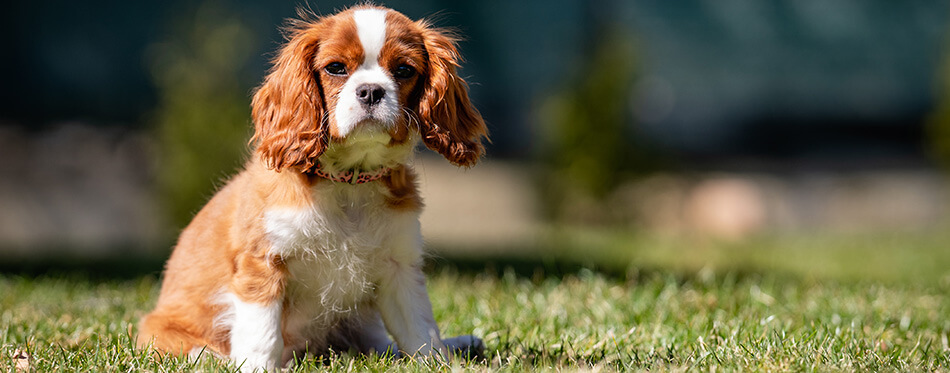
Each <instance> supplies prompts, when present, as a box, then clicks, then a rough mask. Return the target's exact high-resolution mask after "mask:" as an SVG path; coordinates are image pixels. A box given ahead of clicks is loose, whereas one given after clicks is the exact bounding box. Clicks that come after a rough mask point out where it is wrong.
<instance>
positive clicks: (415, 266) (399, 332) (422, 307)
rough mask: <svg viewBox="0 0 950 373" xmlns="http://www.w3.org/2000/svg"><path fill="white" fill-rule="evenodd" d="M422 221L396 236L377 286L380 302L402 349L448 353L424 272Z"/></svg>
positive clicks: (388, 326) (416, 352)
mask: <svg viewBox="0 0 950 373" xmlns="http://www.w3.org/2000/svg"><path fill="white" fill-rule="evenodd" d="M418 224H419V223H418V221H415V222H414V224H413V225H412V226H413V228H414V229H407V230H404V231H403V232H405V233H406V235H405V236H403V237H398V238H397V239H396V240H393V242H392V243H393V244H394V245H393V247H392V251H391V257H390V258H388V259H389V260H388V263H386V264H384V265H383V267H384V270H383V271H382V273H380V278H379V281H378V286H377V289H376V306H377V308H378V310H379V314H380V316H382V319H383V323H384V324H386V330H388V331H389V334H390V335H392V336H393V339H395V340H396V345H397V346H398V347H399V350H400V351H401V352H403V353H405V354H407V355H410V356H433V355H441V356H443V357H448V355H447V351H446V349H445V346H444V345H443V344H442V339H441V337H440V335H439V326H438V325H436V323H435V318H433V316H432V304H431V303H430V302H429V294H428V293H427V292H426V280H425V275H424V274H423V273H422V235H421V234H420V233H419V225H418Z"/></svg>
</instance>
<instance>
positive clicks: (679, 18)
mask: <svg viewBox="0 0 950 373" xmlns="http://www.w3.org/2000/svg"><path fill="white" fill-rule="evenodd" d="M298 5H299V4H298V3H297V2H289V1H288V2H250V1H226V0H210V1H199V2H185V1H170V2H161V3H135V2H132V3H129V2H118V1H92V2H66V1H43V2H18V3H14V4H7V5H6V7H5V11H4V12H3V14H2V15H0V25H2V26H0V27H3V32H2V33H0V35H2V36H0V38H3V41H4V45H5V46H6V47H5V52H4V58H0V71H3V72H4V74H3V78H2V79H3V80H2V81H0V253H2V254H0V257H2V259H0V267H2V269H4V270H14V271H16V270H21V269H23V268H27V269H29V270H30V271H39V272H42V271H45V270H47V269H49V268H57V266H70V265H71V264H70V263H81V264H76V266H88V265H91V266H95V265H101V266H104V267H109V266H111V265H110V264H109V263H112V262H113V261H117V262H129V261H130V260H132V261H134V260H139V259H141V263H139V264H138V265H127V266H124V268H128V269H129V271H132V272H135V271H144V272H149V271H152V272H154V271H157V270H158V269H159V268H160V263H161V260H162V258H164V257H165V256H166V255H167V253H168V252H169V250H170V248H171V245H172V244H173V241H174V239H175V235H176V233H177V232H178V231H179V230H180V229H181V228H182V227H183V226H184V225H185V224H187V222H188V220H189V219H190V217H191V216H192V215H193V214H194V213H195V212H196V211H197V209H198V208H200V206H201V205H202V203H203V202H204V201H206V200H207V198H209V197H210V196H211V195H212V194H213V193H214V190H215V188H217V187H219V186H220V185H222V183H223V182H225V181H226V180H227V178H228V176H229V175H231V174H233V173H234V172H235V171H236V170H238V169H239V168H240V166H241V164H242V162H243V159H244V158H245V157H246V155H247V154H248V150H249V149H248V148H247V139H248V138H249V136H250V134H251V132H250V131H251V127H252V126H251V123H250V119H249V102H250V95H251V93H252V91H253V88H254V87H255V86H256V85H257V84H259V83H260V81H261V79H262V77H263V75H264V73H265V71H266V69H267V68H268V60H269V58H270V57H272V56H273V53H274V51H275V50H276V49H277V47H278V46H279V45H280V43H281V41H282V39H281V36H280V32H279V27H280V25H281V24H282V23H283V20H284V19H285V18H287V17H293V16H294V14H295V9H296V7H297V6H298ZM348 5H350V3H349V2H342V1H310V2H309V4H308V5H304V6H306V7H309V8H310V9H311V10H312V11H313V12H315V13H318V14H329V13H332V12H334V11H335V10H338V9H341V8H343V7H345V6H348ZM385 5H386V6H389V7H393V8H395V9H398V10H400V11H402V12H404V13H405V14H407V15H408V16H410V17H411V18H421V17H430V16H431V17H433V18H434V19H435V20H436V22H435V23H436V24H437V25H439V26H449V27H454V28H456V29H457V30H459V31H460V33H461V34H462V35H464V36H465V40H464V41H462V42H461V44H460V47H461V51H462V54H463V55H464V56H465V58H466V62H465V63H464V65H463V69H462V75H463V76H464V77H465V78H466V80H467V81H468V82H469V83H470V85H471V93H472V98H473V101H474V102H475V104H476V105H477V106H478V107H479V109H480V110H481V112H482V113H483V115H484V117H485V119H486V120H487V122H488V123H489V127H490V129H491V132H492V143H491V144H490V145H489V155H488V157H487V159H486V160H485V162H483V164H482V165H480V166H478V167H475V168H473V169H472V170H461V171H459V170H455V169H454V168H451V167H450V166H448V165H447V163H446V162H444V161H442V160H440V159H438V158H437V157H436V156H435V155H434V154H433V153H431V152H428V151H422V150H420V153H421V157H420V159H419V160H418V161H417V162H416V166H417V168H419V169H420V173H421V175H422V183H423V185H422V188H423V191H424V195H425V197H426V198H427V205H428V210H427V211H426V213H425V215H424V216H423V226H424V230H425V232H424V233H425V235H426V236H427V238H428V242H429V245H430V247H432V248H433V249H434V250H436V251H437V252H438V253H439V255H440V257H442V258H446V259H445V260H449V261H454V262H455V263H456V264H457V265H459V266H466V265H475V266H482V265H484V263H487V262H500V263H505V265H509V266H515V267H518V266H523V267H524V268H525V271H528V272H530V271H533V270H535V269H537V268H541V269H543V270H549V271H555V272H557V271H561V270H567V269H569V268H572V267H571V266H572V265H583V266H595V267H599V268H601V269H602V270H604V271H608V272H609V271H618V272H625V271H631V270H636V268H640V267H649V266H657V267H660V268H674V269H682V270H691V271H693V270H700V269H702V268H705V267H708V266H713V267H717V268H719V267H726V268H737V269H742V268H752V269H755V270H760V269H776V268H777V269H782V268H785V269H786V270H791V271H805V272H808V273H817V274H825V275H833V276H845V277H850V276H856V277H860V276H861V275H862V274H867V273H876V274H877V276H878V277H883V278H904V277H914V276H918V277H919V278H921V279H940V278H946V276H948V270H947V269H946V268H950V265H948V264H950V258H947V254H946V252H947V251H948V250H945V248H946V247H950V241H947V240H946V238H947V237H946V234H945V233H943V232H944V231H945V230H946V228H947V226H948V225H947V218H948V209H947V207H948V198H950V194H948V189H947V178H946V171H947V170H950V49H948V47H950V42H948V40H950V39H948V38H947V37H948V36H950V17H948V16H950V4H948V3H947V2H945V1H937V0H930V1H914V2H894V1H889V0H873V1H852V0H822V1H791V0H788V1H779V0H767V1H760V0H731V1H685V2H666V1H622V0H613V1H600V2H589V1H580V0H554V1H537V0H533V1H519V2H509V1H478V2H475V1H470V2H458V1H437V0H430V1H390V2H387V3H386V4H385ZM766 248H767V249H766ZM816 255H817V256H818V257H820V258H822V260H827V261H828V263H824V264H822V265H818V264H816V263H815V260H813V259H812V258H815V257H816ZM894 257H901V258H907V259H906V260H904V261H901V260H893V258H894ZM783 258H799V260H798V261H786V260H785V259H783ZM133 259H134V260H133ZM905 262H906V263H905ZM90 263H91V264H90ZM97 263H98V264H97ZM102 263H106V264H102ZM790 263H791V264H790ZM795 263H798V264H795ZM901 263H904V264H901ZM944 265H946V266H944ZM111 267H114V266H111ZM799 267H807V268H805V269H802V268H799ZM796 268H797V269H796Z"/></svg>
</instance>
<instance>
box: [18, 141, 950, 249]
mask: <svg viewBox="0 0 950 373" xmlns="http://www.w3.org/2000/svg"><path fill="white" fill-rule="evenodd" d="M151 151H152V150H151V142H150V140H149V139H148V138H147V137H146V136H144V135H142V134H141V133H136V132H132V131H126V130H114V129H107V128H101V127H88V126H82V125H79V124H65V125H61V126H57V127H53V128H50V129H48V130H44V131H41V132H31V133H27V132H23V131H20V130H15V129H12V128H11V127H3V126H0V251H2V252H3V253H4V254H13V255H14V256H15V255H41V254H52V255H56V254H59V253H64V252H70V253H74V254H75V253H81V254H83V255H86V254H97V255H114V254H120V255H121V254H123V253H125V252H127V250H156V249H157V250H167V249H168V247H167V245H168V243H169V242H170V241H169V240H170V238H169V237H170V236H172V237H173V236H174V229H169V228H167V227H164V226H163V224H162V223H161V220H160V219H159V216H160V215H159V211H158V206H159V202H158V200H157V199H156V198H155V193H154V178H153V176H152V174H151V171H150V170H152V169H153V167H152V166H153V165H152V164H150V162H152V159H154V158H152V157H151ZM415 166H416V169H417V171H418V174H419V179H420V184H421V189H422V193H423V196H424V198H425V202H426V209H425V212H424V213H423V215H422V226H423V233H424V236H425V238H426V241H427V242H428V244H429V245H430V246H432V247H436V248H438V249H439V250H470V249H479V250H484V249H491V248H498V249H499V250H509V249H511V248H514V247H524V246H526V245H531V244H532V243H534V242H536V241H535V239H536V237H537V234H538V233H539V232H542V231H544V230H545V229H548V225H547V224H545V222H544V221H543V219H541V217H540V216H539V213H538V211H539V210H540V209H539V208H538V207H539V206H538V204H539V203H540V202H539V200H538V198H537V194H536V192H535V191H536V189H535V188H536V187H537V186H536V185H535V184H534V181H533V179H532V176H531V173H532V172H533V171H534V170H533V168H532V166H531V165H530V164H527V163H514V162H506V161H499V160H495V159H491V158H489V159H487V160H485V161H484V162H482V163H481V164H479V165H477V166H475V167H473V168H471V169H458V168H455V167H454V166H451V165H450V164H449V163H448V162H446V161H444V160H443V159H441V158H439V157H438V156H436V155H435V154H433V153H431V152H428V151H425V152H423V153H422V154H420V155H419V156H418V157H417V159H416V160H415ZM224 176H225V175H209V183H218V182H219V181H220V180H222V179H223V178H224ZM947 184H948V183H947V179H946V177H945V176H943V175H942V174H939V173H937V172H936V171H932V170H926V169H892V170H874V171H862V172H849V173H833V172H801V173H798V174H794V175H775V174H767V173H701V174H691V175H680V174H656V175H653V176H649V177H645V178H642V179H636V180H630V181H629V182H627V183H626V184H625V185H623V186H622V187H621V188H619V189H618V190H617V192H615V193H614V194H613V195H611V196H610V197H609V201H608V205H609V206H611V209H612V210H613V211H612V213H613V214H614V215H616V216H619V217H620V218H621V219H622V221H625V222H627V226H626V227H627V228H629V229H636V230H644V231H647V232H654V233H657V234H670V235H683V234H690V235H692V234H701V235H710V236H716V237H720V238H726V239H741V238H743V237H747V236H750V235H754V234H759V233H768V232H793V233H794V232H802V233H811V232H832V233H833V232H857V233H860V232H872V231H888V230H894V231H908V230H910V231H913V230H917V229H920V230H923V229H932V228H935V227H940V226H941V225H942V224H945V223H946V222H947V218H948V208H947V207H948V203H950V195H948V188H947ZM156 246H161V247H159V248H156ZM118 250H122V252H120V251H118ZM7 257H10V255H7Z"/></svg>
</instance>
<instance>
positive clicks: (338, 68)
mask: <svg viewBox="0 0 950 373" xmlns="http://www.w3.org/2000/svg"><path fill="white" fill-rule="evenodd" d="M323 71H326V72H327V74H330V75H337V76H342V75H346V65H344V64H343V63H342V62H330V63H329V64H327V65H326V66H325V67H323Z"/></svg>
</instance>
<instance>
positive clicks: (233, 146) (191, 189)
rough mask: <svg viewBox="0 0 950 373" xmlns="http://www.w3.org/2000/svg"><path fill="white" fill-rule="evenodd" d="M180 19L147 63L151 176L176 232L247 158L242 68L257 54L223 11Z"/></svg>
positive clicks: (208, 7)
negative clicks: (153, 97) (153, 156)
mask: <svg viewBox="0 0 950 373" xmlns="http://www.w3.org/2000/svg"><path fill="white" fill-rule="evenodd" d="M182 14H185V15H183V16H181V17H180V18H179V19H176V20H174V22H175V24H174V26H173V27H172V29H173V31H172V32H171V35H170V36H169V37H168V39H167V40H166V41H164V42H160V43H157V44H155V45H153V46H151V47H150V48H149V51H148V52H147V56H146V57H147V58H148V64H149V70H150V72H151V75H152V77H153V81H154V84H155V86H156V88H157V92H158V107H157V109H156V111H155V112H154V113H153V115H154V116H153V123H154V126H155V127H154V129H155V131H156V137H157V139H158V142H159V152H160V154H159V162H158V165H157V169H158V175H157V176H158V179H159V184H160V188H161V194H162V201H163V203H162V205H163V206H164V207H165V209H166V211H165V212H166V213H167V216H168V218H169V222H170V223H171V224H173V225H174V226H175V227H183V226H184V225H185V224H187V223H188V221H189V220H191V218H192V216H193V215H194V214H195V213H196V212H197V211H198V209H200V208H201V205H202V204H204V203H205V202H206V200H207V199H208V198H209V196H211V195H212V194H213V192H214V189H215V187H216V184H218V183H220V182H221V180H223V179H225V178H226V177H227V176H228V175H230V174H231V173H233V171H235V170H236V169H237V168H238V167H239V166H240V164H241V160H242V159H243V158H244V156H245V154H246V152H247V151H246V149H247V145H246V144H247V139H248V137H249V134H250V129H251V125H250V107H249V103H250V100H249V92H250V87H249V84H248V82H249V81H251V79H247V78H246V77H247V76H248V75H250V74H248V73H247V70H249V69H248V68H247V66H248V65H249V62H250V61H252V57H253V54H254V53H255V51H256V50H257V48H256V42H255V41H254V33H253V32H251V30H250V29H249V28H248V27H247V26H246V25H245V24H244V23H243V22H242V21H241V19H240V17H238V16H237V15H236V14H234V13H233V12H230V11H228V10H227V6H226V4H223V3H221V2H217V1H206V2H203V3H201V4H199V5H198V6H197V7H196V9H192V10H191V11H188V12H182Z"/></svg>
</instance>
